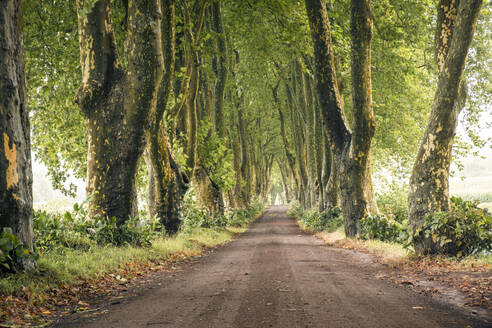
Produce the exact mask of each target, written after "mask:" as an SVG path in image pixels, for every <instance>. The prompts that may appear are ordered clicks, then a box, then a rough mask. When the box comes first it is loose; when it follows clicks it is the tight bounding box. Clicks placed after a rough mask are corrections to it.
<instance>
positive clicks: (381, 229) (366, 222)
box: [360, 215, 408, 243]
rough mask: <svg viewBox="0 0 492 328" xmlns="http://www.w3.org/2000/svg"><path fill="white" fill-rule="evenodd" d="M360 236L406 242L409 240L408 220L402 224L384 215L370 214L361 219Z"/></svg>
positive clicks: (362, 237)
mask: <svg viewBox="0 0 492 328" xmlns="http://www.w3.org/2000/svg"><path fill="white" fill-rule="evenodd" d="M360 238H361V239H366V240H367V239H379V240H381V241H386V242H393V243H404V242H406V241H407V240H408V228H407V225H406V221H405V222H404V223H403V224H402V223H400V222H398V221H396V220H394V219H391V218H388V217H386V216H384V215H370V216H368V217H365V218H363V219H362V220H360Z"/></svg>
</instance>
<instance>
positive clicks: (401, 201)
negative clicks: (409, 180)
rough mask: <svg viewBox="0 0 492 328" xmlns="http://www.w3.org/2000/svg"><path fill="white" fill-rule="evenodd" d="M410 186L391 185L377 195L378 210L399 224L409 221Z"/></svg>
mask: <svg viewBox="0 0 492 328" xmlns="http://www.w3.org/2000/svg"><path fill="white" fill-rule="evenodd" d="M407 198H408V185H407V184H398V183H395V182H393V183H391V184H389V185H388V186H387V189H386V190H384V191H383V192H378V193H376V201H377V204H378V208H379V210H380V211H381V213H383V214H384V215H385V216H387V217H391V218H394V219H395V220H396V221H398V222H403V221H405V220H406V219H408V200H407Z"/></svg>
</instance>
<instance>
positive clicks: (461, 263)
mask: <svg viewBox="0 0 492 328" xmlns="http://www.w3.org/2000/svg"><path fill="white" fill-rule="evenodd" d="M316 236H317V237H318V238H320V239H323V240H324V241H325V242H326V244H328V245H330V246H335V247H340V248H345V249H354V250H358V251H362V252H365V253H369V254H372V255H375V256H376V257H377V258H378V259H379V261H380V262H381V263H383V264H387V265H392V266H398V265H404V264H406V263H409V262H412V261H413V262H415V261H424V262H425V261H430V262H435V263H440V264H446V265H447V266H451V267H453V268H454V269H456V270H473V269H475V268H477V267H482V268H484V269H489V270H491V269H492V254H480V255H470V256H467V257H463V258H461V259H457V258H455V257H447V256H424V257H417V256H416V255H415V254H414V253H413V252H412V251H411V250H409V249H407V248H405V247H403V245H401V244H398V243H390V242H384V241H380V240H374V239H371V240H362V239H357V238H346V237H345V233H344V231H343V228H339V229H337V230H335V231H333V232H328V231H322V232H318V233H316Z"/></svg>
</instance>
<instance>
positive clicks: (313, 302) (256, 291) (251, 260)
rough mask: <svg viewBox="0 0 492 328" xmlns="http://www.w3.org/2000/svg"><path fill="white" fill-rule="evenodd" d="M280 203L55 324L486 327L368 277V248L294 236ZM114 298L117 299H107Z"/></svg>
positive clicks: (375, 268) (371, 268)
mask: <svg viewBox="0 0 492 328" xmlns="http://www.w3.org/2000/svg"><path fill="white" fill-rule="evenodd" d="M286 210H287V207H281V206H277V207H270V208H269V209H268V210H267V211H266V212H265V213H264V215H263V216H262V218H261V219H260V220H259V221H258V222H256V223H255V224H253V225H252V226H251V228H250V230H249V231H248V232H246V233H245V234H243V235H242V236H241V237H240V238H238V239H237V240H236V241H234V242H232V243H231V244H229V245H227V246H225V247H222V248H220V249H218V250H217V251H215V252H214V253H212V254H210V255H208V256H205V257H203V258H200V259H198V260H196V261H194V262H192V263H190V264H183V265H181V267H180V268H179V269H176V270H175V271H174V272H172V273H169V272H165V273H162V274H160V275H158V276H156V277H154V278H153V280H152V283H151V285H150V287H151V288H142V289H139V290H137V291H136V293H137V295H135V296H130V297H127V298H125V299H122V301H121V302H113V303H114V304H113V305H107V307H106V309H107V311H108V312H107V313H106V314H102V315H100V316H97V317H94V318H91V317H84V316H83V315H81V314H79V315H76V316H73V317H70V318H68V319H66V320H65V321H63V322H60V323H58V324H57V325H56V327H87V328H88V327H97V328H100V327H132V328H134V327H219V328H221V327H283V328H289V327H332V328H335V327H344V328H349V327H354V328H355V327H357V328H360V327H368V328H369V327H374V328H376V327H377V328H383V327H411V328H417V327H422V328H431V327H461V328H464V327H467V326H470V327H491V324H490V323H487V322H484V321H481V320H476V319H474V318H471V317H468V316H466V315H465V314H464V313H462V312H461V311H460V310H458V309H456V308H451V307H448V306H447V305H444V304H441V303H439V302H438V301H437V300H433V299H431V298H429V297H427V296H423V295H420V294H417V293H415V292H414V291H412V290H410V289H408V288H405V287H401V286H397V285H396V284H394V283H393V282H391V281H388V280H384V279H381V278H378V273H380V272H381V270H384V268H382V267H381V266H380V265H378V264H375V263H373V262H372V261H371V260H370V258H369V256H368V255H365V254H361V253H357V252H353V251H349V250H343V249H337V248H332V247H328V246H326V245H324V244H323V242H322V241H320V240H318V239H316V238H315V237H313V236H311V235H307V234H304V233H302V232H301V231H300V230H299V228H298V227H297V225H296V223H295V221H294V219H292V218H289V217H288V216H287V215H286ZM115 303H117V304H115Z"/></svg>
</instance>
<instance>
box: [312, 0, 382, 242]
mask: <svg viewBox="0 0 492 328" xmlns="http://www.w3.org/2000/svg"><path fill="white" fill-rule="evenodd" d="M305 3H306V12H307V16H308V19H309V25H310V29H311V37H312V39H313V45H314V57H315V63H316V65H315V68H316V69H315V75H316V82H317V90H318V95H319V100H320V104H321V110H322V116H323V121H324V125H325V128H326V131H327V132H328V135H329V140H330V143H331V148H332V149H333V155H334V159H335V163H336V165H337V166H338V168H339V170H340V172H339V176H340V178H339V183H340V191H341V200H342V204H341V205H342V212H343V216H344V220H345V233H346V235H347V236H350V237H351V236H357V235H358V234H359V221H360V219H362V218H363V217H365V216H367V215H369V213H370V212H371V209H372V210H375V208H374V207H375V202H374V193H373V189H372V181H371V174H370V173H371V171H370V159H369V153H370V145H371V140H372V137H373V135H374V130H375V122H374V114H373V111H372V91H371V71H370V63H371V57H370V44H371V38H372V20H371V14H370V8H369V0H352V11H351V15H352V24H351V27H352V28H351V34H352V80H353V92H352V94H353V97H354V99H353V102H354V110H353V112H354V133H352V131H351V130H350V128H349V125H348V122H347V119H346V117H345V113H344V111H343V107H342V101H341V97H340V94H339V89H338V84H337V78H336V70H335V62H334V56H333V46H332V43H331V35H330V22H329V20H328V12H327V10H326V2H325V1H322V0H305Z"/></svg>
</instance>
